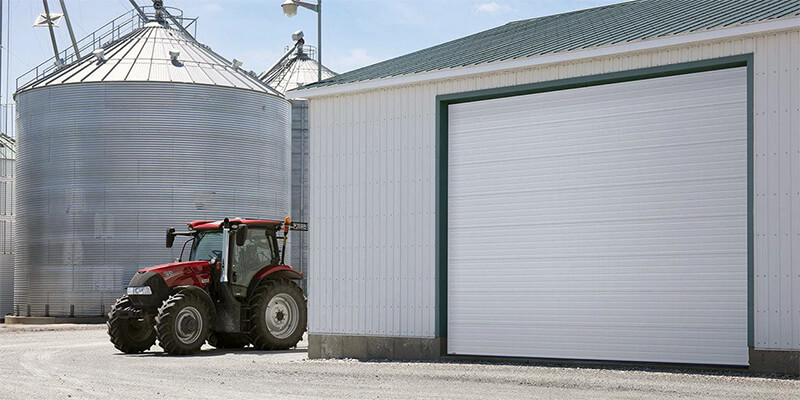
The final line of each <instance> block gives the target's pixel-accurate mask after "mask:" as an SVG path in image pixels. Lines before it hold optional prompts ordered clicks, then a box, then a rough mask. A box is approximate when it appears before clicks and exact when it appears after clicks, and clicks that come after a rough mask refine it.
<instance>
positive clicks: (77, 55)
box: [58, 0, 81, 60]
mask: <svg viewBox="0 0 800 400" xmlns="http://www.w3.org/2000/svg"><path fill="white" fill-rule="evenodd" d="M58 2H59V3H61V12H63V13H64V19H65V20H67V30H68V31H69V38H70V39H72V49H73V50H75V59H76V60H78V59H80V58H81V52H80V51H78V42H77V41H75V33H74V32H73V31H72V22H71V21H70V19H69V14H67V6H65V5H64V0H58Z"/></svg>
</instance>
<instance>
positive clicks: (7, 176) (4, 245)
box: [0, 138, 16, 319]
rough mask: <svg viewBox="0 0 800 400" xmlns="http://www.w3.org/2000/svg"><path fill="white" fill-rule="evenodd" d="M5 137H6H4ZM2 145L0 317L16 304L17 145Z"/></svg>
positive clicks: (0, 149)
mask: <svg viewBox="0 0 800 400" xmlns="http://www.w3.org/2000/svg"><path fill="white" fill-rule="evenodd" d="M4 139H5V138H4ZM2 143H3V145H2V147H0V319H3V316H4V315H6V314H8V313H11V312H12V310H13V304H14V251H13V239H14V238H13V229H12V225H13V218H14V203H13V198H14V158H15V155H16V153H15V152H16V146H15V145H14V142H13V141H11V140H4V141H3V142H2Z"/></svg>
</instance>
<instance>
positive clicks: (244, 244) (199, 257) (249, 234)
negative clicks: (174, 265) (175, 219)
mask: <svg viewBox="0 0 800 400" xmlns="http://www.w3.org/2000/svg"><path fill="white" fill-rule="evenodd" d="M225 221H226V220H222V221H194V222H190V223H189V224H188V225H189V228H190V230H189V231H187V232H176V231H175V230H174V229H172V228H170V229H169V230H167V247H171V246H172V244H173V242H174V240H175V237H176V236H181V235H185V236H190V238H189V239H188V240H187V241H185V242H184V244H183V246H182V249H181V254H180V257H179V258H178V259H177V260H175V261H177V262H180V261H182V259H183V257H184V255H185V254H184V253H186V252H187V247H188V253H189V254H188V260H189V261H209V262H211V261H214V266H215V267H216V266H217V262H218V263H219V268H218V270H217V269H216V268H215V269H214V270H212V273H215V272H219V277H218V278H219V279H218V281H219V282H222V283H228V284H229V285H230V286H231V289H232V290H233V294H234V296H237V297H245V296H247V290H248V287H249V285H250V284H251V283H252V282H253V277H255V276H256V274H258V273H259V272H261V271H262V270H263V269H264V268H265V267H268V266H272V267H282V266H284V260H283V258H282V254H284V252H285V241H286V238H287V237H288V232H289V231H290V230H299V231H304V230H307V228H306V224H302V223H293V222H291V221H290V220H288V219H287V220H286V221H271V220H256V219H240V218H237V219H232V220H227V221H228V222H227V224H228V225H227V230H226V222H225ZM281 228H284V232H283V234H282V236H280V237H279V236H278V235H279V232H280V231H281ZM224 237H227V239H228V240H225V239H224ZM279 239H280V240H281V242H279ZM284 270H285V269H284ZM215 275H216V274H215ZM300 277H302V276H300ZM287 278H288V279H297V278H298V277H295V276H287ZM214 281H217V279H215V280H214Z"/></svg>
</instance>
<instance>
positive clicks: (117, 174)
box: [15, 23, 291, 316]
mask: <svg viewBox="0 0 800 400" xmlns="http://www.w3.org/2000/svg"><path fill="white" fill-rule="evenodd" d="M176 49H177V50H179V52H180V54H181V55H180V60H179V61H177V62H170V61H169V60H170V58H169V55H168V54H167V51H168V50H173V51H174V50H176ZM139 50H144V51H139ZM148 51H150V52H151V53H152V54H153V56H152V57H148V58H146V59H142V58H134V59H131V60H127V58H129V57H135V56H131V55H132V54H133V55H135V54H145V53H147V52H148ZM162 53H163V54H162ZM106 54H107V55H108V56H107V57H108V58H109V59H108V60H106V61H104V62H95V61H94V60H89V61H88V63H86V65H84V66H81V64H83V63H84V62H79V63H78V65H77V66H76V67H68V68H66V71H64V72H62V73H60V74H58V76H56V77H48V78H46V79H45V81H43V82H41V83H39V84H34V85H32V87H29V88H27V89H25V90H24V91H20V92H18V94H17V97H16V100H17V104H18V107H17V110H18V115H17V118H18V121H17V133H18V138H19V149H20V151H19V168H18V180H17V182H18V191H17V204H19V207H18V208H17V221H18V223H17V224H16V233H17V239H18V240H17V242H16V250H17V251H16V270H15V284H16V292H15V304H16V305H17V306H19V307H20V308H21V309H22V312H23V313H25V312H27V307H29V306H30V309H31V314H32V315H34V316H38V315H44V314H45V313H46V312H49V314H50V315H52V316H60V315H61V316H63V315H69V314H70V313H72V311H73V309H72V307H73V306H74V314H75V315H76V316H95V315H100V314H101V312H103V311H108V309H109V306H110V304H112V303H113V301H114V299H115V298H117V297H119V296H120V295H121V294H122V292H123V289H124V287H125V286H126V285H127V283H128V281H129V280H130V278H131V276H132V275H133V274H134V273H135V271H136V270H137V269H139V268H142V267H145V266H149V265H154V264H159V263H164V262H169V261H171V260H172V259H173V258H175V257H178V255H179V253H180V252H181V245H180V243H179V244H176V246H175V247H173V248H172V249H166V248H165V247H164V232H165V230H166V228H168V227H171V226H172V227H176V228H178V229H182V228H183V227H184V226H185V223H186V222H188V221H191V220H196V219H217V218H223V217H239V216H240V217H250V218H257V217H262V218H264V217H267V218H280V217H282V216H284V215H288V212H289V207H290V204H289V203H290V192H289V191H290V156H291V155H290V125H289V124H290V112H291V105H290V103H289V102H288V101H286V100H285V99H283V98H282V97H281V96H280V95H275V94H273V92H272V91H271V90H269V89H268V88H266V87H265V86H263V85H261V84H260V83H259V82H257V81H256V80H255V79H251V78H250V77H248V76H247V75H246V74H244V73H242V72H241V71H240V70H238V69H236V68H232V67H231V66H230V64H229V63H227V62H226V61H225V60H224V59H222V58H221V57H219V56H217V55H216V54H214V53H213V52H211V51H210V50H209V49H208V48H206V47H205V46H202V45H199V44H198V43H196V42H194V41H193V40H192V39H190V38H188V37H183V36H181V34H180V33H179V32H177V31H174V30H171V29H168V28H165V27H162V26H161V25H158V24H155V25H153V24H152V23H151V24H148V25H147V26H146V27H145V28H142V30H141V31H139V32H135V33H134V34H133V35H132V37H131V38H127V39H123V41H122V43H117V44H112V45H110V46H108V48H107V49H106ZM115 57H118V58H119V61H118V62H116V63H114V65H112V66H110V67H108V68H107V69H106V70H102V69H103V68H105V67H106V66H108V65H109V64H111V63H112V61H115ZM126 61H129V62H126ZM120 69H121V70H120ZM118 70H120V71H118ZM93 71H94V72H93ZM137 74H138V75H137ZM76 76H78V77H80V79H77V78H76ZM109 77H118V79H110V78H109ZM142 79H144V80H142ZM197 83H201V84H197Z"/></svg>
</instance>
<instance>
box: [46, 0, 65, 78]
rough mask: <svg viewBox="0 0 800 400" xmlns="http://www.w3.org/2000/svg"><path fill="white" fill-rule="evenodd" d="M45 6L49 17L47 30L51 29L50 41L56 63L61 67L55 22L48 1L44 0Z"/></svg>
mask: <svg viewBox="0 0 800 400" xmlns="http://www.w3.org/2000/svg"><path fill="white" fill-rule="evenodd" d="M42 3H43V4H44V12H45V14H46V15H47V29H50V41H51V42H53V53H54V54H55V57H56V63H57V64H58V66H59V67H60V66H61V59H59V58H58V45H56V33H55V31H53V20H52V17H51V16H50V6H48V5H47V0H42Z"/></svg>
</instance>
